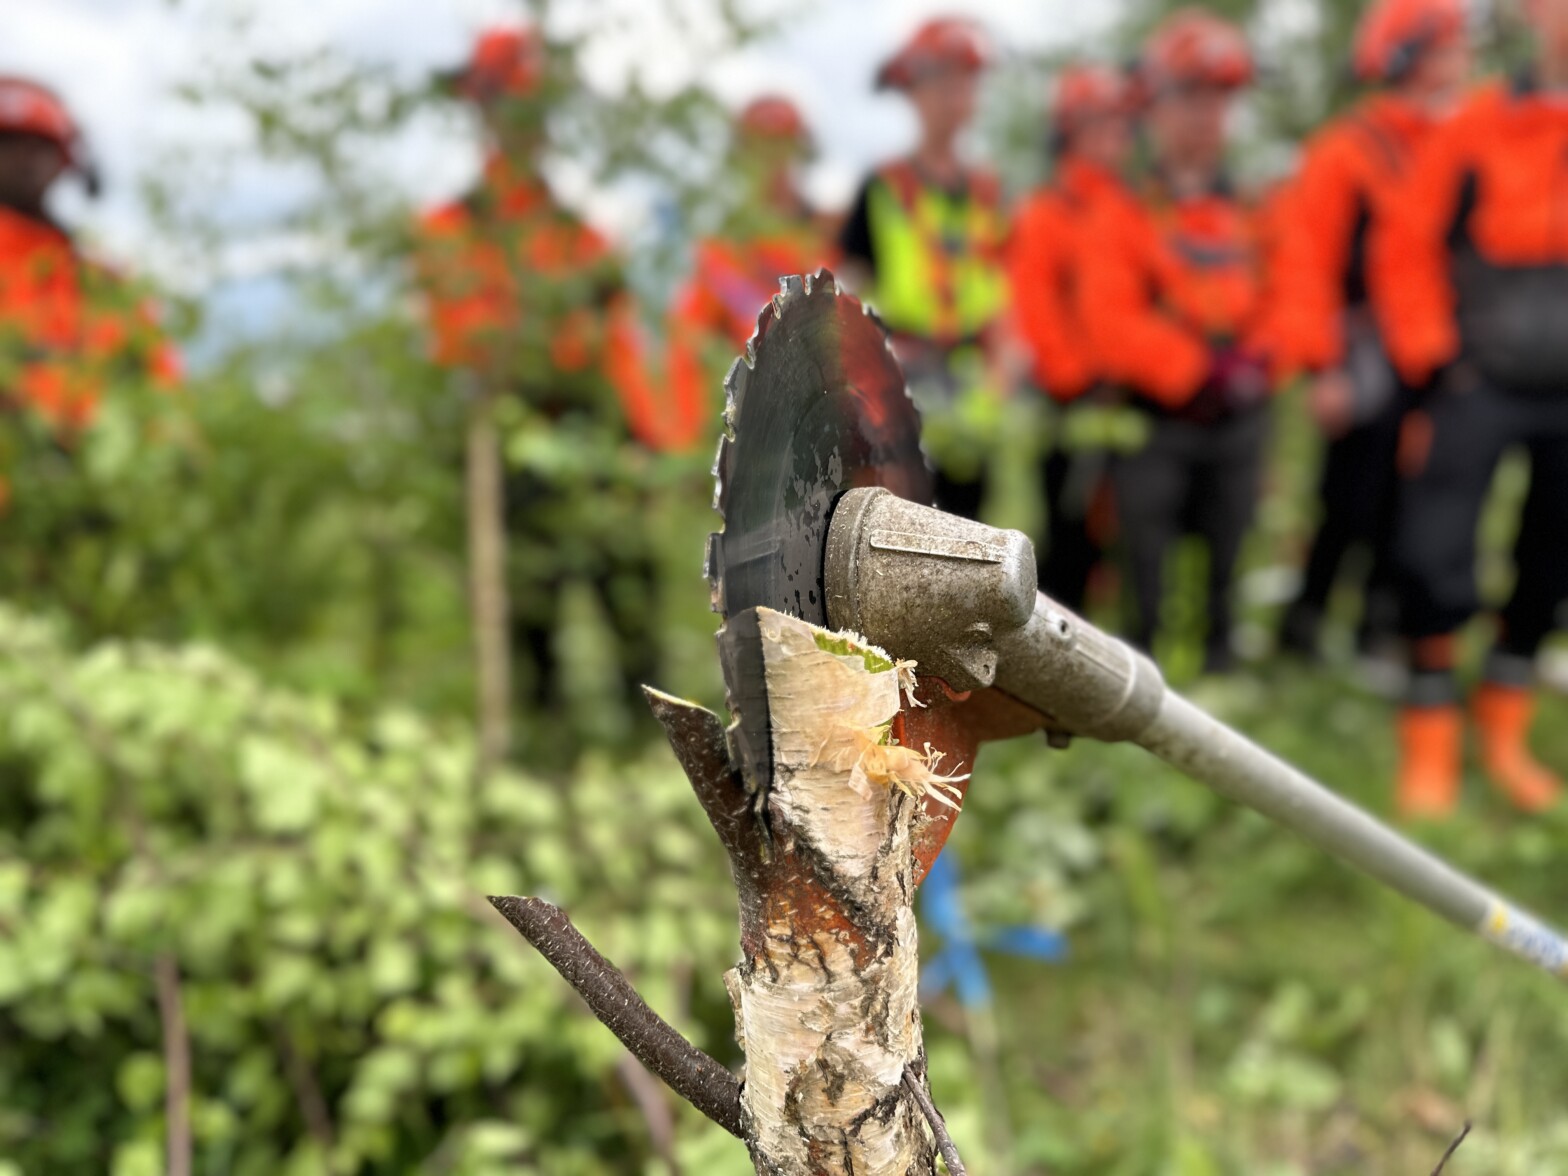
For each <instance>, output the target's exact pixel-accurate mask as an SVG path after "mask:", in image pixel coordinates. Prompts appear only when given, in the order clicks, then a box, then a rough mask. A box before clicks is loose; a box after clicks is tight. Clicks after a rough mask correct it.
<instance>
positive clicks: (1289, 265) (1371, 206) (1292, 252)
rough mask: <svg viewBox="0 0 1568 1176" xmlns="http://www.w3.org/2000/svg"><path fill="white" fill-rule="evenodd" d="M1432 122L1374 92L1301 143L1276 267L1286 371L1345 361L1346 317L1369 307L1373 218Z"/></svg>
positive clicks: (1280, 325) (1408, 165)
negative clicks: (1348, 312)
mask: <svg viewBox="0 0 1568 1176" xmlns="http://www.w3.org/2000/svg"><path fill="white" fill-rule="evenodd" d="M1433 125H1434V123H1433V121H1432V119H1431V117H1430V116H1429V115H1427V114H1425V113H1424V112H1422V111H1421V110H1419V109H1417V108H1416V107H1414V106H1412V105H1411V104H1410V103H1408V102H1403V101H1400V100H1399V99H1398V98H1396V97H1393V96H1391V95H1378V96H1376V97H1372V98H1369V99H1367V100H1366V101H1365V102H1363V103H1362V104H1361V105H1360V106H1359V107H1357V108H1356V109H1355V110H1353V111H1351V112H1350V113H1349V114H1346V115H1344V116H1343V117H1342V118H1339V119H1336V120H1335V121H1333V122H1332V123H1330V124H1329V125H1328V126H1326V127H1324V128H1323V129H1322V130H1320V131H1319V132H1318V133H1317V134H1316V135H1315V136H1313V137H1312V138H1311V139H1310V140H1308V142H1307V145H1306V148H1305V150H1304V159H1303V162H1302V165H1301V172H1300V174H1299V175H1298V176H1297V178H1296V181H1295V184H1294V189H1293V191H1292V192H1291V193H1290V197H1289V199H1290V201H1291V204H1290V209H1289V215H1288V216H1285V217H1282V218H1281V222H1280V225H1279V229H1280V241H1279V249H1278V253H1277V255H1276V258H1275V261H1274V265H1273V273H1274V279H1275V287H1274V289H1275V292H1276V294H1277V297H1278V302H1277V306H1278V307H1279V315H1280V317H1279V320H1278V321H1279V327H1280V336H1281V337H1280V339H1279V342H1280V344H1281V346H1282V348H1283V352H1284V356H1283V358H1285V360H1286V361H1287V362H1288V363H1289V364H1290V365H1291V366H1293V367H1301V368H1305V369H1307V370H1309V371H1322V370H1324V369H1326V368H1331V367H1334V366H1336V365H1338V364H1339V363H1340V362H1341V361H1342V360H1343V358H1344V347H1345V340H1344V315H1345V311H1346V310H1348V309H1353V308H1355V307H1358V306H1364V305H1365V304H1366V302H1367V275H1366V269H1367V249H1368V242H1369V238H1370V234H1371V231H1372V225H1373V223H1374V219H1375V218H1378V217H1380V216H1381V215H1382V207H1383V204H1384V202H1385V201H1386V200H1387V199H1388V197H1389V196H1390V195H1391V194H1392V193H1393V192H1394V191H1395V190H1396V189H1397V188H1398V186H1399V184H1400V183H1401V182H1402V181H1403V180H1404V178H1405V175H1406V173H1407V171H1408V170H1409V167H1410V165H1411V162H1412V160H1413V159H1414V156H1415V153H1416V150H1417V149H1418V147H1419V146H1420V144H1421V141H1422V140H1423V139H1424V138H1425V136H1426V133H1427V132H1428V131H1429V130H1430V129H1431V128H1432V127H1433ZM1396 215H1397V210H1396Z"/></svg>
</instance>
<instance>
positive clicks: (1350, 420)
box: [1277, 0, 1470, 656]
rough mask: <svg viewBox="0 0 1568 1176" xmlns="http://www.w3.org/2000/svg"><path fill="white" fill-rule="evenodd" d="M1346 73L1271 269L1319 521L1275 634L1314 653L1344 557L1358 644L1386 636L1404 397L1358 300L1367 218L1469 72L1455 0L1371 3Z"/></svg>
mask: <svg viewBox="0 0 1568 1176" xmlns="http://www.w3.org/2000/svg"><path fill="white" fill-rule="evenodd" d="M1354 61H1355V68H1356V74H1357V76H1358V77H1359V78H1360V79H1361V80H1362V81H1363V82H1365V83H1366V84H1368V85H1373V86H1377V87H1379V89H1378V90H1377V92H1375V93H1374V94H1372V95H1371V96H1370V97H1368V98H1366V99H1365V100H1363V101H1362V102H1361V103H1359V104H1358V105H1357V106H1356V107H1355V108H1354V109H1353V110H1351V111H1350V112H1349V113H1348V114H1345V115H1344V116H1342V117H1340V118H1338V119H1336V120H1335V121H1333V122H1332V123H1330V124H1329V125H1328V126H1326V127H1325V128H1324V129H1323V130H1321V131H1319V132H1318V134H1317V135H1315V136H1314V137H1313V138H1312V139H1311V140H1310V141H1309V142H1308V144H1307V146H1306V151H1305V162H1304V163H1303V164H1302V167H1301V172H1300V175H1299V177H1298V178H1297V180H1296V184H1295V192H1294V194H1293V199H1294V201H1295V203H1294V205H1293V206H1292V209H1291V215H1290V216H1289V217H1288V218H1286V219H1285V221H1284V240H1283V242H1282V244H1281V252H1280V255H1279V263H1278V266H1277V274H1278V280H1279V283H1280V287H1279V293H1280V297H1281V299H1282V304H1283V305H1284V306H1286V307H1288V308H1289V309H1290V315H1291V318H1290V323H1291V329H1290V331H1289V334H1290V336H1291V337H1290V339H1289V340H1288V343H1287V346H1288V347H1289V349H1290V351H1291V353H1292V355H1291V358H1292V360H1293V362H1294V363H1295V364H1296V365H1298V366H1299V367H1301V368H1302V369H1304V370H1306V371H1307V372H1309V373H1310V374H1311V384H1310V388H1309V395H1310V405H1311V409H1312V413H1313V416H1314V417H1315V419H1316V420H1317V423H1318V426H1319V428H1320V429H1321V430H1322V431H1323V434H1324V437H1325V438H1326V440H1327V446H1326V448H1325V451H1324V456H1323V468H1322V474H1321V479H1320V483H1319V489H1318V498H1319V502H1320V510H1321V514H1320V518H1319V522H1318V530H1317V533H1316V535H1315V536H1314V538H1313V541H1312V545H1311V548H1310V551H1309V554H1308V557H1307V562H1306V568H1305V574H1304V576H1303V579H1302V584H1301V589H1300V591H1299V593H1298V594H1297V596H1296V599H1295V600H1294V601H1293V602H1292V603H1291V605H1290V607H1289V608H1288V609H1287V610H1286V612H1285V615H1284V618H1283V622H1282V625H1281V630H1280V642H1281V645H1282V646H1283V647H1285V648H1287V649H1290V650H1293V651H1295V652H1298V653H1303V654H1307V655H1309V656H1315V655H1316V653H1317V649H1318V636H1319V629H1320V627H1321V623H1322V618H1323V613H1324V610H1325V609H1326V608H1327V605H1328V600H1329V595H1330V593H1331V592H1332V591H1333V589H1334V585H1335V582H1336V580H1337V579H1338V578H1339V573H1340V567H1341V565H1342V563H1343V562H1344V559H1345V556H1346V555H1347V554H1349V553H1350V551H1351V550H1352V549H1353V548H1355V547H1357V546H1360V547H1364V548H1366V549H1367V554H1368V556H1369V557H1370V558H1369V563H1368V566H1367V571H1366V575H1365V580H1364V597H1363V606H1362V616H1361V624H1360V629H1359V640H1358V645H1359V647H1360V649H1361V650H1362V652H1364V653H1373V652H1375V651H1376V649H1377V647H1378V646H1380V645H1382V644H1385V643H1386V641H1387V639H1389V638H1391V637H1393V635H1394V634H1395V632H1396V629H1397V612H1398V605H1397V599H1396V594H1395V591H1394V585H1393V576H1392V569H1391V567H1390V563H1389V555H1390V552H1389V546H1390V543H1391V541H1392V538H1393V521H1394V500H1395V488H1396V485H1397V481H1398V478H1397V476H1396V474H1395V470H1394V455H1395V451H1396V449H1397V448H1398V443H1399V427H1400V422H1401V421H1402V420H1403V419H1404V414H1405V409H1406V407H1407V404H1406V396H1405V395H1404V394H1403V392H1402V390H1401V389H1400V387H1399V379H1398V376H1397V375H1396V373H1395V372H1394V370H1393V368H1392V366H1391V365H1390V363H1389V361H1388V358H1387V354H1386V351H1385V348H1384V344H1383V340H1382V337H1381V334H1380V332H1379V331H1378V329H1377V325H1376V323H1375V322H1374V321H1373V312H1372V307H1371V305H1370V303H1369V301H1368V297H1367V276H1366V252H1367V240H1368V236H1369V234H1370V232H1371V231H1372V226H1373V224H1374V222H1375V220H1376V219H1377V218H1379V217H1382V216H1387V215H1392V216H1399V215H1402V211H1401V209H1400V207H1399V206H1398V205H1397V204H1395V203H1392V202H1389V201H1386V200H1385V197H1386V196H1388V195H1389V194H1390V193H1391V192H1392V191H1394V190H1395V189H1396V188H1397V186H1398V184H1399V182H1400V181H1401V179H1402V178H1403V176H1404V174H1405V173H1406V171H1407V170H1408V168H1409V166H1410V163H1411V160H1412V158H1413V157H1414V155H1415V153H1416V150H1417V148H1418V147H1419V146H1420V144H1421V142H1422V141H1423V140H1424V139H1425V137H1426V135H1427V134H1428V132H1429V131H1430V130H1431V129H1432V128H1433V127H1434V126H1436V125H1437V124H1438V123H1439V122H1440V121H1441V120H1442V119H1443V118H1445V117H1447V116H1448V115H1449V114H1451V113H1452V112H1453V108H1454V106H1455V104H1456V103H1457V102H1458V101H1459V99H1460V97H1461V95H1462V93H1463V87H1464V84H1465V80H1466V78H1467V77H1468V75H1469V72H1470V37H1469V30H1468V26H1467V23H1466V19H1465V6H1464V3H1463V0H1375V2H1374V3H1373V4H1372V5H1371V6H1370V7H1368V9H1367V10H1366V12H1365V14H1364V15H1363V16H1362V19H1361V24H1360V27H1359V28H1358V30H1357V33H1356V41H1355V53H1354Z"/></svg>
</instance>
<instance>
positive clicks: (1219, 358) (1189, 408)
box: [1181, 343, 1271, 425]
mask: <svg viewBox="0 0 1568 1176" xmlns="http://www.w3.org/2000/svg"><path fill="white" fill-rule="evenodd" d="M1270 388H1271V381H1270V379H1269V368H1268V364H1267V363H1265V362H1264V360H1263V359H1262V358H1261V357H1260V356H1258V355H1255V354H1253V353H1252V352H1250V351H1247V350H1245V349H1244V348H1241V347H1237V346H1235V345H1234V344H1229V343H1227V344H1224V345H1222V346H1220V347H1217V348H1215V349H1214V353H1213V358H1212V359H1211V360H1210V364H1209V375H1208V378H1207V379H1206V380H1204V381H1203V384H1202V386H1201V387H1199V389H1198V392H1197V394H1196V395H1195V396H1194V397H1193V398H1192V399H1191V400H1189V401H1188V402H1187V403H1186V404H1185V405H1184V406H1183V407H1182V410H1181V417H1182V419H1183V420H1187V421H1191V422H1192V423H1194V424H1199V425H1213V424H1217V423H1219V422H1220V421H1223V420H1227V419H1229V418H1230V417H1233V416H1235V415H1236V414H1237V413H1239V412H1242V411H1244V410H1245V409H1248V408H1251V407H1252V406H1253V405H1255V404H1259V403H1261V402H1262V401H1264V400H1265V399H1267V398H1268V395H1269V391H1270Z"/></svg>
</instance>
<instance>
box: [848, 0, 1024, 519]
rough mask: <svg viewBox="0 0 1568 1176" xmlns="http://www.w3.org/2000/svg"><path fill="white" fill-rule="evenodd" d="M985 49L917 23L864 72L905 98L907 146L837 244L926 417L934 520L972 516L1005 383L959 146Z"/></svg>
mask: <svg viewBox="0 0 1568 1176" xmlns="http://www.w3.org/2000/svg"><path fill="white" fill-rule="evenodd" d="M991 55H992V51H991V46H990V43H989V41H988V39H987V38H986V37H985V35H984V34H983V32H982V31H981V30H980V29H979V28H978V27H977V26H976V25H975V24H973V23H972V22H970V21H967V20H962V19H957V18H950V17H944V18H938V19H935V20H930V21H927V22H926V23H925V24H923V25H921V26H920V28H918V29H917V30H916V31H915V33H914V34H913V35H912V36H911V37H910V38H909V40H908V41H906V42H905V43H904V45H903V46H902V47H901V48H900V49H899V50H898V52H896V53H895V54H894V55H893V56H892V57H890V58H889V59H888V60H887V61H885V62H884V63H883V64H882V66H881V68H880V69H879V70H878V71H877V76H876V86H877V88H878V89H879V90H897V91H898V92H899V93H901V94H902V95H904V96H905V97H906V98H908V100H909V103H910V105H911V106H912V107H913V108H914V111H915V116H916V118H917V119H918V121H919V124H920V138H919V142H918V143H917V144H916V146H915V149H914V151H913V152H912V153H911V154H910V155H908V156H906V157H905V158H902V159H898V160H895V161H893V162H891V163H887V164H884V165H883V166H881V167H879V168H878V169H877V170H876V171H875V172H873V173H872V174H871V175H870V176H869V177H868V178H867V179H866V181H865V183H864V184H863V185H862V186H861V189H860V192H859V194H858V195H857V196H856V198H855V202H854V204H853V205H852V206H851V208H850V212H849V216H848V218H847V219H846V220H845V222H844V226H843V229H842V231H841V232H840V234H839V242H838V245H839V255H840V259H841V261H842V263H843V266H842V269H843V272H844V276H845V278H846V281H847V282H848V284H849V285H851V286H853V287H854V288H855V289H856V290H858V291H859V292H860V293H861V294H862V295H863V296H864V297H865V298H866V300H867V301H868V302H869V303H870V304H871V305H872V306H873V307H875V309H876V311H877V313H878V314H879V315H880V316H881V318H882V321H883V323H885V324H886V325H887V328H888V330H889V331H890V332H891V333H892V336H893V349H894V351H895V352H896V353H897V355H898V357H899V361H900V363H902V364H903V367H904V372H905V374H906V376H907V377H908V379H909V384H910V390H911V393H912V394H913V395H914V397H915V400H916V403H917V404H919V405H920V407H921V410H922V412H923V413H925V416H926V421H925V424H926V443H927V446H928V449H929V450H930V452H931V456H932V459H933V462H934V464H935V466H936V499H937V504H938V505H939V506H941V507H942V508H943V509H944V510H948V511H951V512H953V513H955V514H963V515H968V516H970V517H975V516H977V515H978V514H979V511H980V508H981V504H982V502H983V501H984V498H985V491H986V468H987V464H988V463H987V454H986V452H985V450H986V448H987V445H988V442H987V441H986V440H985V439H984V438H977V437H976V435H975V434H977V433H981V432H983V431H984V427H985V420H984V418H985V417H986V415H987V411H988V409H989V408H990V407H991V406H992V405H993V404H994V403H995V401H996V400H997V399H998V397H999V395H1000V394H1001V393H1003V392H1005V391H1006V390H1007V389H1006V388H1005V387H998V385H1006V384H1009V383H1010V382H1011V375H1010V372H1009V361H1010V360H1011V358H1012V349H1010V348H1009V347H1008V346H1007V343H1008V339H1009V337H1008V335H1007V334H1006V332H1005V320H1006V311H1007V308H1008V300H1009V293H1008V289H1007V273H1006V265H1005V257H1004V246H1005V244H1006V234H1007V221H1006V216H1005V214H1004V210H1003V207H1002V191H1001V185H1000V184H999V183H998V182H997V180H996V178H995V177H994V176H992V175H990V174H989V173H987V172H985V171H982V170H980V169H978V168H975V167H971V166H970V165H969V164H968V163H966V162H965V161H964V159H963V158H962V156H961V155H960V153H959V139H960V137H961V135H962V133H963V132H964V130H965V129H966V128H967V127H968V126H969V124H970V123H971V122H972V121H973V119H974V114H975V101H976V96H977V92H978V87H979V80H980V75H981V73H982V71H983V70H985V69H986V67H987V66H988V65H989V63H990V60H991Z"/></svg>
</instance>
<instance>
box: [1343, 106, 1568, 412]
mask: <svg viewBox="0 0 1568 1176" xmlns="http://www.w3.org/2000/svg"><path fill="white" fill-rule="evenodd" d="M1369 276H1370V279H1371V284H1372V294H1373V304H1374V307H1375V309H1376V311H1377V316H1378V325H1379V327H1380V328H1381V330H1382V332H1383V336H1384V338H1385V340H1386V341H1387V343H1388V347H1389V352H1390V354H1391V356H1392V357H1393V359H1394V362H1395V364H1396V365H1397V367H1398V368H1399V370H1400V373H1401V374H1402V375H1403V376H1404V378H1405V379H1406V380H1407V381H1408V382H1410V383H1411V384H1415V385H1419V384H1421V383H1423V382H1425V381H1426V380H1427V379H1429V378H1430V377H1431V376H1432V374H1433V373H1434V372H1436V371H1437V370H1438V369H1439V368H1441V367H1442V366H1443V365H1445V364H1447V363H1449V362H1450V361H1452V360H1454V359H1456V358H1458V357H1459V356H1460V355H1461V354H1462V353H1463V354H1466V355H1467V356H1468V357H1470V358H1473V359H1476V360H1477V361H1478V366H1479V367H1481V368H1482V369H1483V371H1485V370H1486V369H1487V368H1488V367H1489V366H1491V365H1492V364H1494V363H1495V364H1496V366H1498V367H1499V368H1502V369H1505V370H1516V369H1517V368H1518V367H1519V366H1521V365H1524V366H1529V365H1530V364H1531V363H1532V362H1535V361H1539V362H1540V363H1541V364H1542V365H1544V366H1545V367H1546V368H1548V369H1549V370H1548V372H1547V376H1548V378H1547V379H1546V380H1545V381H1544V382H1546V383H1548V384H1555V385H1557V386H1558V387H1562V386H1563V380H1564V374H1563V373H1564V372H1565V371H1568V342H1565V340H1568V313H1565V312H1568V306H1565V303H1568V103H1564V102H1563V101H1562V99H1561V97H1560V96H1556V95H1547V94H1541V93H1538V92H1536V91H1534V89H1533V88H1532V87H1531V86H1530V85H1528V84H1526V83H1520V84H1515V85H1510V84H1507V83H1503V82H1498V83H1494V84H1491V85H1488V86H1485V87H1483V88H1482V89H1480V90H1479V91H1477V92H1476V93H1475V94H1474V95H1472V96H1471V98H1470V99H1469V100H1468V101H1467V102H1466V103H1465V106H1464V107H1463V109H1462V110H1461V111H1460V112H1459V113H1458V114H1456V115H1455V116H1454V117H1453V118H1452V119H1450V120H1448V121H1447V122H1446V123H1444V124H1443V125H1441V126H1439V127H1437V128H1435V129H1434V130H1433V131H1432V132H1431V133H1430V134H1429V135H1428V136H1427V138H1426V142H1425V143H1423V145H1422V147H1421V150H1420V151H1419V153H1418V155H1417V158H1416V161H1415V163H1414V164H1413V166H1412V168H1411V171H1410V175H1409V178H1408V180H1407V181H1406V183H1405V184H1404V185H1402V186H1401V188H1400V190H1399V193H1398V205H1397V211H1396V214H1395V215H1389V216H1385V217H1382V218H1381V219H1380V220H1379V221H1378V223H1377V225H1376V226H1375V228H1374V232H1373V238H1372V245H1371V268H1370V273H1369ZM1502 379H1503V382H1507V379H1508V377H1507V376H1506V375H1505V376H1503V377H1502Z"/></svg>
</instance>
